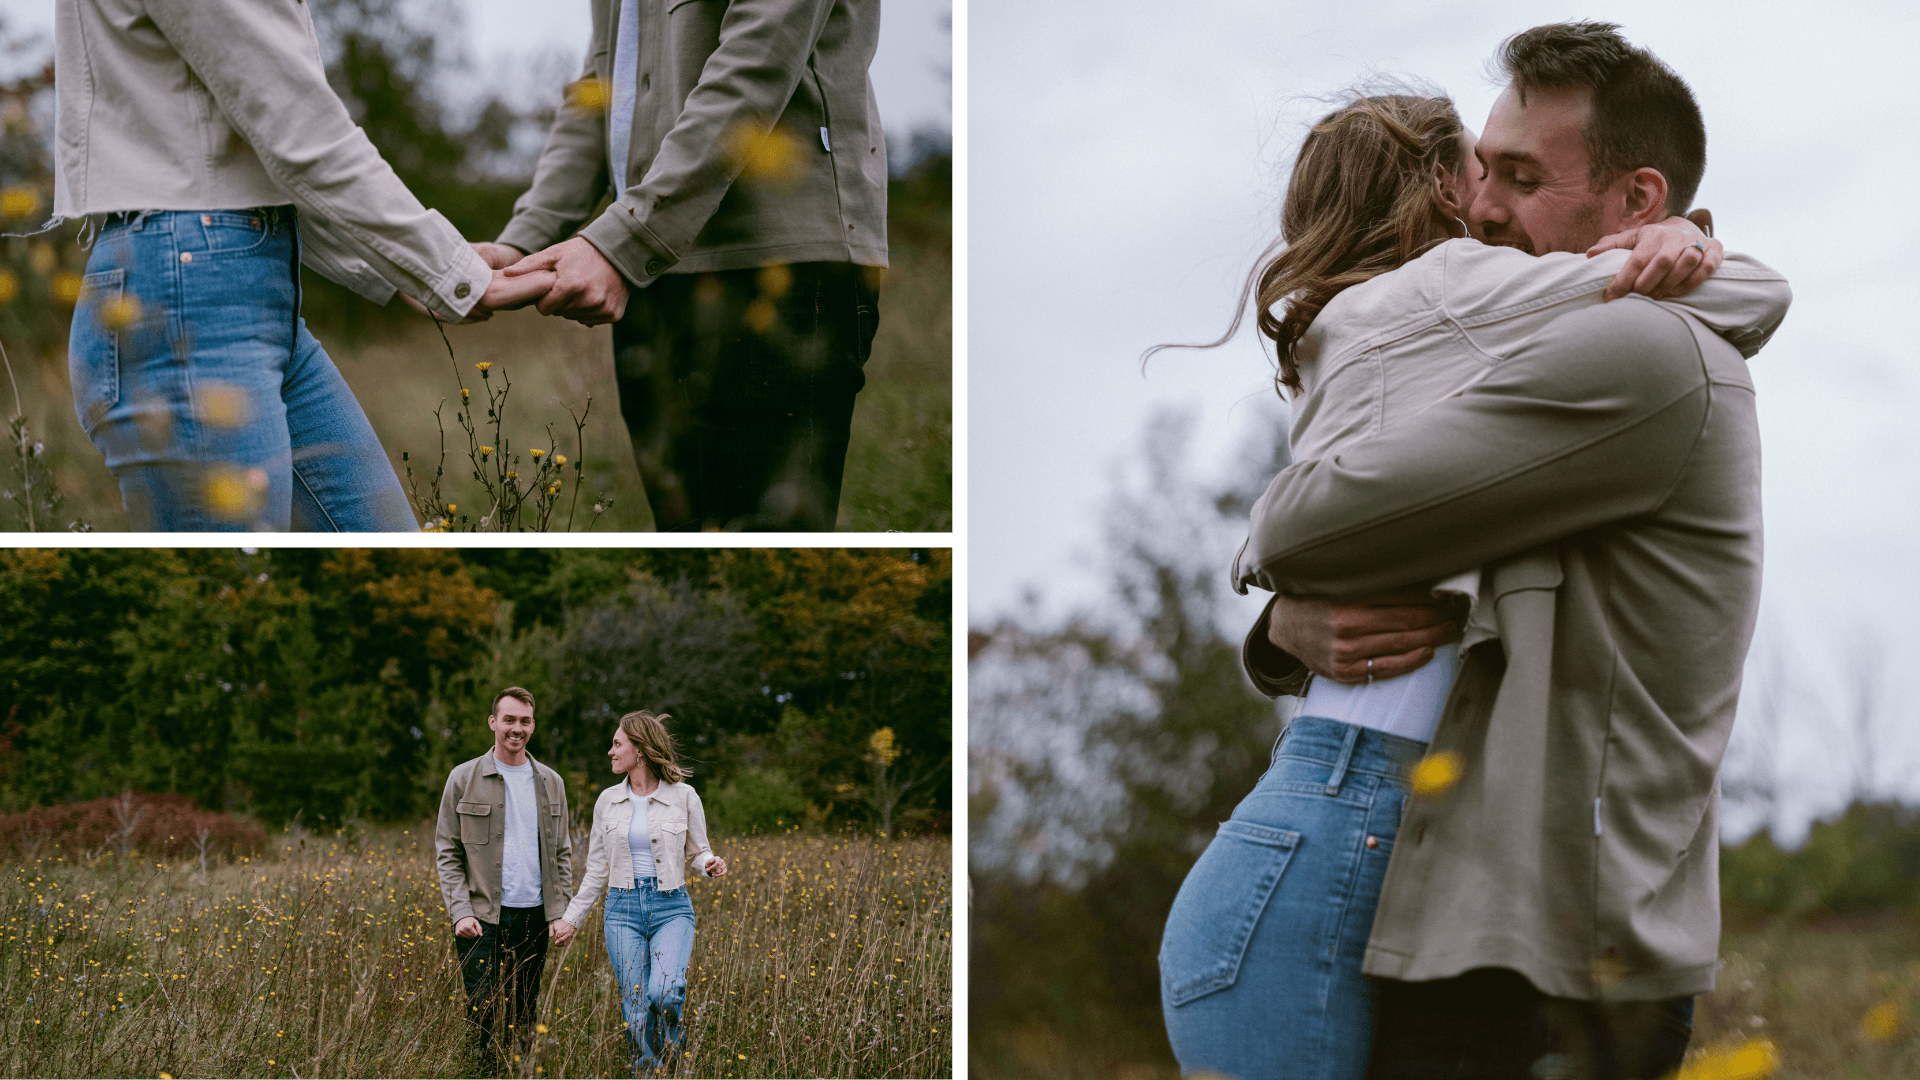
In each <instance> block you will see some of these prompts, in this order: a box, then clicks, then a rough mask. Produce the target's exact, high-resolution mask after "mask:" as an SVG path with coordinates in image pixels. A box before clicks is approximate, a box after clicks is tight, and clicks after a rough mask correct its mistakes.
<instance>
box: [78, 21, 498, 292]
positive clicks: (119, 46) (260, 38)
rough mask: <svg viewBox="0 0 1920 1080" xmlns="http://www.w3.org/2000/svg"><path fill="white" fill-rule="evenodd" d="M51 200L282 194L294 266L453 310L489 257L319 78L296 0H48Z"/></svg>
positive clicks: (84, 203) (480, 285) (249, 200)
mask: <svg viewBox="0 0 1920 1080" xmlns="http://www.w3.org/2000/svg"><path fill="white" fill-rule="evenodd" d="M55 8H56V13H55V21H54V97H55V102H56V110H57V115H58V118H57V121H56V123H55V125H54V127H55V139H54V195H53V212H54V213H55V214H56V215H59V216H62V217H80V216H83V215H89V214H105V213H112V212H115V211H121V210H243V209H247V208H250V207H255V206H272V205H281V204H286V203H292V204H293V205H294V206H295V207H296V208H298V210H299V213H300V247H301V258H302V261H303V262H305V263H306V265H307V266H309V267H311V268H313V269H314V270H315V271H316V272H318V273H320V274H322V275H324V276H325V277H327V278H330V279H332V280H333V281H337V282H339V283H340V284H342V285H345V286H346V287H348V288H350V289H352V290H353V291H355V292H357V293H359V294H360V295H362V296H364V297H366V298H367V299H369V300H372V301H373V302H375V303H378V304H384V303H386V302H387V301H388V300H390V299H392V297H393V293H394V290H395V289H398V290H399V291H401V292H404V293H406V294H407V295H408V296H411V297H413V298H414V299H416V300H418V301H420V302H421V303H422V304H424V305H426V306H427V307H428V308H429V309H431V310H432V311H433V312H434V313H435V314H437V315H439V316H440V317H441V318H443V319H449V320H452V321H456V322H457V321H458V320H459V319H460V318H462V317H463V316H465V315H466V313H467V311H468V310H469V309H471V308H472V307H473V305H474V304H475V303H477V302H478V301H479V300H480V297H481V296H482V295H483V294H485V292H486V290H487V285H488V283H489V282H491V281H492V277H493V274H492V271H491V270H489V269H488V268H487V264H486V263H485V262H484V261H483V260H482V259H481V258H480V256H478V255H477V254H475V253H474V251H473V249H472V248H471V247H469V246H468V245H467V243H466V241H465V240H464V239H462V238H461V236H460V234H459V232H458V231H457V230H455V229H454V227H453V226H452V225H451V224H449V223H448V221H447V219H446V218H444V217H442V216H440V214H439V213H438V212H436V211H433V210H428V209H427V208H425V207H423V206H421V205H420V200H418V199H416V198H414V196H413V193H412V192H410V191H408V190H407V188H406V185H404V184H402V183H401V182H400V178H399V177H397V176H395V175H394V173H393V169H392V168H391V167H389V166H388V165H387V163H386V161H385V160H383V159H382V158H381V157H380V153H379V151H377V150H375V149H374V147H373V143H371V142H369V141H368V140H367V136H366V133H365V132H363V131H361V130H360V129H359V128H358V127H357V126H355V124H354V122H353V120H352V118H351V117H349V116H348V115H347V110H346V106H344V105H343V104H342V103H341V101H340V98H339V97H338V96H337V95H335V94H334V92H333V89H332V88H331V87H329V86H328V85H327V78H326V72H325V69H324V66H323V65H322V63H321V60H320V46H319V42H318V41H317V39H316V38H315V37H314V32H313V20H312V18H311V16H310V15H309V14H308V11H307V5H306V4H304V3H302V2H300V0H57V2H56V4H55Z"/></svg>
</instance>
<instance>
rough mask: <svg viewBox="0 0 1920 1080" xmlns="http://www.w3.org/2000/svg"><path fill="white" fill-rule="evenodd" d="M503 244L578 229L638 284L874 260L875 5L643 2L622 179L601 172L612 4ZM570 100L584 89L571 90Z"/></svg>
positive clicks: (883, 151) (879, 220)
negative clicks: (600, 208) (602, 204)
mask: <svg viewBox="0 0 1920 1080" xmlns="http://www.w3.org/2000/svg"><path fill="white" fill-rule="evenodd" d="M592 8H593V38H592V41H591V42H590V43H589V45H588V48H587V59H586V65H585V69H584V71H583V72H582V76H581V82H580V83H576V84H575V86H574V88H573V89H572V90H571V91H570V93H569V97H568V103H567V104H566V105H564V106H562V107H561V109H560V111H559V114H558V115H557V116H556V117H555V118H554V122H553V127H552V129H551V131H550V132H549V133H548V135H547V144H546V147H545V148H544V149H543V150H542V151H541V152H540V161H539V164H538V165H537V166H536V167H535V170H534V175H533V186H532V187H531V188H529V189H528V190H527V191H526V193H525V194H523V195H521V196H520V198H519V200H518V201H517V202H515V203H514V206H513V219H512V220H511V221H509V222H508V223H507V227H506V230H505V231H503V232H502V233H501V234H500V242H501V243H503V244H511V245H513V246H514V247H516V248H519V249H520V250H522V251H529V252H531V251H537V250H539V249H541V248H544V247H547V246H549V245H551V244H554V243H557V242H559V241H561V240H564V239H566V238H567V237H568V236H570V235H572V233H573V231H574V230H575V229H576V228H579V226H580V223H581V222H583V221H586V219H587V216H588V215H589V214H591V213H592V212H593V209H594V207H595V206H596V205H597V204H598V203H599V201H600V199H601V197H602V196H603V195H606V194H608V193H609V187H610V186H611V188H612V189H613V190H612V192H611V193H612V194H613V195H614V196H615V197H616V198H615V201H614V202H613V204H612V205H611V206H609V207H607V209H606V210H605V211H604V212H603V213H601V214H600V215H599V216H598V217H596V218H594V219H593V220H592V221H591V222H588V223H587V226H586V228H585V229H583V230H581V235H582V236H584V237H585V238H586V239H587V241H588V242H589V243H591V244H593V246H594V247H595V248H598V249H599V250H600V252H601V253H602V254H604V255H605V256H606V257H607V259H608V261H610V262H612V263H613V265H614V266H615V267H616V268H618V269H619V271H620V273H621V275H622V276H624V277H625V278H626V279H627V280H628V281H629V282H630V283H631V284H632V285H634V286H635V287H642V286H646V285H649V284H652V282H653V280H654V279H655V278H656V277H659V276H660V275H661V274H663V273H666V272H668V271H669V270H671V271H673V272H676V273H699V272H705V271H709V270H735V269H744V268H747V267H754V266H765V265H769V264H773V263H795V262H850V263H856V264H858V265H861V266H885V265H887V146H886V140H885V138H884V137H883V136H882V134H881V132H880V111H879V107H878V105H876V104H875V102H874V97H873V88H872V86H871V84H870V83H869V81H868V78H867V68H868V65H870V64H871V63H872V62H873V54H874V50H875V48H877V47H878V45H879V42H880V0H641V7H640V13H639V14H640V32H639V37H638V40H639V50H640V51H639V61H640V64H639V69H638V70H639V80H640V85H639V86H638V87H636V88H634V91H635V92H634V99H633V100H634V114H633V137H632V141H631V143H630V144H629V150H628V155H627V162H626V174H625V175H624V176H621V177H618V178H615V179H617V182H613V180H612V179H610V177H609V167H608V161H607V154H608V150H607V146H608V117H607V109H608V107H609V105H610V103H611V101H612V99H613V94H612V93H611V91H610V90H609V89H608V88H609V87H611V85H612V79H613V63H614V56H615V51H616V49H617V48H618V45H619V41H618V34H619V0H592ZM583 88H585V89H584V91H583Z"/></svg>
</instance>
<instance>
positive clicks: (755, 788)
mask: <svg viewBox="0 0 1920 1080" xmlns="http://www.w3.org/2000/svg"><path fill="white" fill-rule="evenodd" d="M703 801H704V802H705V804H706V808H707V821H708V823H709V824H710V825H712V827H713V830H714V831H715V832H719V833H726V834H732V835H745V834H752V833H772V832H780V831H782V830H784V829H786V828H789V827H791V826H794V825H799V824H801V823H802V822H803V821H804V820H806V818H807V816H808V810H809V809H810V807H809V806H808V805H807V798H806V796H805V795H804V794H802V793H801V791H800V785H799V784H796V783H794V781H793V779H792V778H791V777H789V776H788V775H787V774H786V773H783V772H781V771H780V770H779V769H767V768H753V769H747V770H745V771H744V772H740V773H737V774H735V775H734V776H733V778H732V779H730V780H728V781H727V782H726V783H724V784H722V785H720V787H719V789H718V790H716V791H714V792H713V793H712V796H711V797H710V798H708V799H705V800H703Z"/></svg>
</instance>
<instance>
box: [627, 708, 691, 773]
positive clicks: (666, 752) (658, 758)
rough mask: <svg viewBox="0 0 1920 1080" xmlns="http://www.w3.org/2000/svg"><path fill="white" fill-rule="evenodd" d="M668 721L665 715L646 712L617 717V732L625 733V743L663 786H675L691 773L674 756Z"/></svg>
mask: <svg viewBox="0 0 1920 1080" xmlns="http://www.w3.org/2000/svg"><path fill="white" fill-rule="evenodd" d="M671 719H673V717H671V716H668V715H667V714H666V713H660V714H659V715H655V714H653V713H650V712H648V711H646V710H645V709H641V710H639V711H638V712H630V713H628V714H627V715H625V716H623V717H621V718H620V730H621V731H624V732H626V733H627V741H628V742H630V743H632V744H633V748H634V749H635V750H638V751H639V752H640V759H641V760H642V761H645V762H646V763H647V768H648V769H649V770H651V771H652V772H653V775H654V777H655V778H657V779H658V780H659V781H660V782H661V783H663V784H678V783H680V782H681V781H682V780H685V779H686V778H687V777H688V775H690V773H691V770H689V769H688V768H687V767H686V766H684V765H681V764H680V762H679V759H678V758H677V757H676V756H675V755H674V748H673V736H672V735H669V734H668V733H667V723H666V722H667V721H668V720H671Z"/></svg>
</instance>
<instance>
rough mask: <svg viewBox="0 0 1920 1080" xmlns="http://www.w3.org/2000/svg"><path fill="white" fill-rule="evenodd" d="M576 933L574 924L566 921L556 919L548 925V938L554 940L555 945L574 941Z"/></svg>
mask: <svg viewBox="0 0 1920 1080" xmlns="http://www.w3.org/2000/svg"><path fill="white" fill-rule="evenodd" d="M574 932H575V931H574V928H573V924H572V923H570V922H568V921H567V920H565V919H555V920H553V921H552V922H550V923H548V924H547V936H548V937H550V938H552V939H553V943H554V944H555V945H565V944H566V943H567V942H569V941H572V940H573V935H574Z"/></svg>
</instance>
